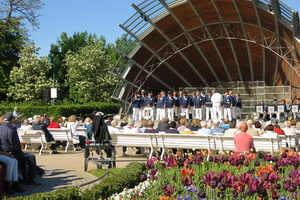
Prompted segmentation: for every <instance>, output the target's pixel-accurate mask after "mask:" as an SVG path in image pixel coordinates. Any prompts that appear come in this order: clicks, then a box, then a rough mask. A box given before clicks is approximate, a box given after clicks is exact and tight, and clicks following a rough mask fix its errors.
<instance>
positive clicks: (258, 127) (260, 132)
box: [254, 121, 264, 135]
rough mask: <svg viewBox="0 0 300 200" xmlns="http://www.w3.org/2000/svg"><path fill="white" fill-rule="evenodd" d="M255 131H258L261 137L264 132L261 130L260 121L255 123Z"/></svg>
mask: <svg viewBox="0 0 300 200" xmlns="http://www.w3.org/2000/svg"><path fill="white" fill-rule="evenodd" d="M254 129H255V130H257V131H258V134H259V135H261V134H262V133H263V132H264V130H263V129H262V128H261V123H260V122H259V121H256V122H254Z"/></svg>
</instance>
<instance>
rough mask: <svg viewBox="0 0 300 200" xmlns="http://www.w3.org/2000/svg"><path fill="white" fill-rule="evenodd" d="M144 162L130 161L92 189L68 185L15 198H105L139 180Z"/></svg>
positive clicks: (49, 199) (68, 199)
mask: <svg viewBox="0 0 300 200" xmlns="http://www.w3.org/2000/svg"><path fill="white" fill-rule="evenodd" d="M145 169H146V167H145V164H144V163H136V162H134V163H130V164H129V165H127V166H126V168H125V169H124V170H123V171H122V172H120V173H119V174H118V175H113V174H110V176H109V177H108V178H104V179H103V180H101V181H100V183H99V184H97V185H95V186H94V187H93V188H92V189H90V190H87V191H85V192H81V191H80V188H74V187H70V188H67V189H61V190H57V191H54V192H43V193H37V194H33V195H30V196H26V197H17V198H14V199H15V200H32V199H34V200H51V199H59V200H90V199H106V198H108V197H110V196H111V195H113V194H114V193H120V192H121V191H122V190H123V189H124V188H125V187H127V188H132V187H134V186H136V185H138V184H139V183H140V182H141V181H140V179H139V177H140V174H142V173H143V172H144V171H145Z"/></svg>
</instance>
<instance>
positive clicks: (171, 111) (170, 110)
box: [167, 108, 174, 120]
mask: <svg viewBox="0 0 300 200" xmlns="http://www.w3.org/2000/svg"><path fill="white" fill-rule="evenodd" d="M167 117H168V118H169V120H174V108H167Z"/></svg>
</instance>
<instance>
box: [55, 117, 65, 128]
mask: <svg viewBox="0 0 300 200" xmlns="http://www.w3.org/2000/svg"><path fill="white" fill-rule="evenodd" d="M57 123H58V125H59V127H65V126H64V120H63V118H62V117H59V118H58V120H57Z"/></svg>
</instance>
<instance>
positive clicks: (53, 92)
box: [48, 54, 57, 105]
mask: <svg viewBox="0 0 300 200" xmlns="http://www.w3.org/2000/svg"><path fill="white" fill-rule="evenodd" d="M48 64H49V65H51V66H52V79H53V84H52V88H51V90H50V96H51V99H52V105H55V104H56V99H57V88H56V77H55V62H54V55H53V54H50V59H49V62H48Z"/></svg>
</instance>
